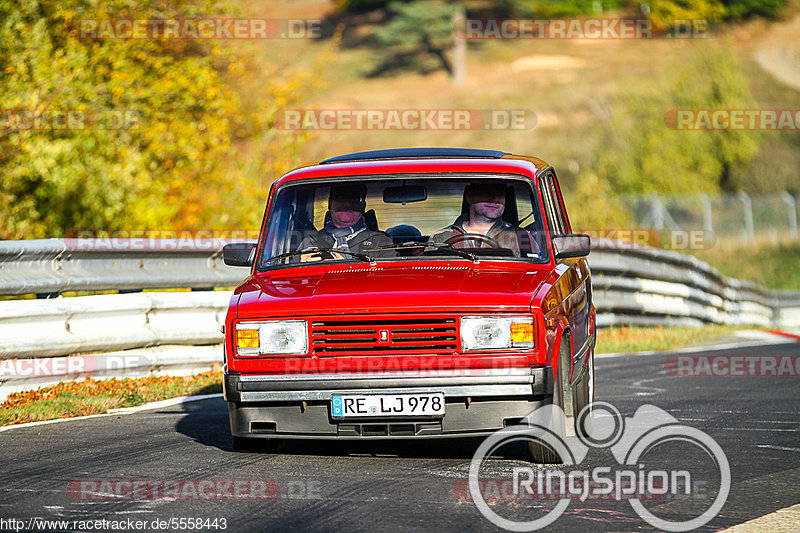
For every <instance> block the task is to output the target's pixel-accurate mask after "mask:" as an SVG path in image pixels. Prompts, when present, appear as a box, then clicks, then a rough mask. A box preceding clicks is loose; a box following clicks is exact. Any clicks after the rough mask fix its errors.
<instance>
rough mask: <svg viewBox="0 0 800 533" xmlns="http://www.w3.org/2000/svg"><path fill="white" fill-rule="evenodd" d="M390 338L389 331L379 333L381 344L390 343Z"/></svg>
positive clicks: (384, 330) (383, 330)
mask: <svg viewBox="0 0 800 533" xmlns="http://www.w3.org/2000/svg"><path fill="white" fill-rule="evenodd" d="M389 338H390V335H389V330H388V329H382V330H380V331H379V332H378V341H379V342H389Z"/></svg>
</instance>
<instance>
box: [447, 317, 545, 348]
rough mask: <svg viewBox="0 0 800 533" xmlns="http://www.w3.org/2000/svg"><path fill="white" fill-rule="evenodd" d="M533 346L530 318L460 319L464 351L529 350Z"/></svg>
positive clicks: (531, 321) (531, 319)
mask: <svg viewBox="0 0 800 533" xmlns="http://www.w3.org/2000/svg"><path fill="white" fill-rule="evenodd" d="M534 345H535V344H534V334H533V318H532V317H523V316H520V317H496V316H465V317H461V347H462V349H464V350H502V349H504V348H514V349H530V348H533V347H534Z"/></svg>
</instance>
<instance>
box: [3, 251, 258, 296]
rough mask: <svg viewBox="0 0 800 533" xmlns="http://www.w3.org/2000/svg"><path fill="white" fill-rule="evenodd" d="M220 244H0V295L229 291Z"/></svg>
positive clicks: (234, 273)
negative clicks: (84, 292) (116, 291)
mask: <svg viewBox="0 0 800 533" xmlns="http://www.w3.org/2000/svg"><path fill="white" fill-rule="evenodd" d="M226 242H227V241H225V240H222V239H191V240H189V239H187V240H180V239H144V238H142V239H41V240H28V241H0V294H54V293H62V292H66V291H102V290H139V289H171V288H179V287H183V288H212V287H234V286H236V285H238V284H239V282H240V281H241V280H242V278H244V276H245V275H246V272H245V271H244V270H243V269H242V268H235V267H229V266H227V265H225V264H224V263H223V262H222V254H221V250H222V245H223V244H225V243H226Z"/></svg>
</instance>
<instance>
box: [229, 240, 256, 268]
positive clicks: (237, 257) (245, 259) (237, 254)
mask: <svg viewBox="0 0 800 533" xmlns="http://www.w3.org/2000/svg"><path fill="white" fill-rule="evenodd" d="M255 258H256V243H254V242H232V243H230V244H226V245H225V246H223V247H222V261H223V262H224V263H225V264H226V265H228V266H243V267H246V266H253V262H254V261H255Z"/></svg>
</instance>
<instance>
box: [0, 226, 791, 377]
mask: <svg viewBox="0 0 800 533" xmlns="http://www.w3.org/2000/svg"><path fill="white" fill-rule="evenodd" d="M211 243H214V244H213V245H212V244H211ZM221 244H222V243H221V242H219V241H209V242H208V243H206V242H199V243H198V242H197V241H194V242H193V243H181V242H180V241H162V242H159V243H157V244H156V245H153V246H149V247H142V246H134V245H133V243H131V245H130V246H125V245H124V242H122V245H120V243H119V242H118V243H117V245H116V246H115V247H114V249H110V248H109V247H105V246H99V245H97V244H94V245H93V246H91V247H89V246H85V247H83V248H80V247H78V248H76V246H75V245H74V243H70V242H69V241H68V240H59V239H50V240H45V241H7V242H0V293H2V294H24V293H46V294H52V293H58V292H63V291H75V290H104V289H114V288H116V289H127V290H138V289H159V288H214V287H231V286H234V285H236V284H238V283H239V281H241V280H242V279H243V278H244V277H245V276H246V275H247V269H244V268H234V267H227V266H225V265H224V264H223V263H222V260H221V257H220V252H219V250H220V248H221ZM589 264H590V266H591V268H592V275H593V283H592V284H593V290H594V301H595V304H596V305H597V308H598V326H600V327H604V326H610V325H615V324H638V325H661V324H675V325H700V324H710V323H713V324H756V325H762V326H766V325H775V326H787V327H794V326H800V292H785V291H783V292H781V291H767V290H765V289H763V288H761V287H759V286H757V285H755V284H752V283H747V282H743V281H739V280H735V279H731V278H726V277H725V276H723V275H721V274H720V273H719V272H717V271H716V270H714V269H713V268H712V267H710V266H709V265H708V264H706V263H703V262H702V261H699V260H697V259H696V258H693V257H689V256H684V255H681V254H678V253H675V252H669V251H663V250H654V249H647V248H637V247H634V246H631V245H626V244H624V243H619V242H617V241H609V240H604V239H598V240H596V241H595V242H594V243H593V250H592V253H591V255H590V256H589ZM230 296H231V293H230V291H220V290H217V291H203V292H143V293H134V294H110V295H97V296H78V297H73V298H51V299H37V300H8V301H0V362H2V361H3V360H7V359H12V358H33V357H36V358H42V357H58V356H66V355H70V354H76V353H91V352H102V351H109V350H129V349H133V348H146V347H152V346H160V345H217V344H219V343H221V342H222V333H221V330H220V328H221V325H222V323H223V321H224V318H225V313H226V311H227V306H228V302H229V299H230ZM221 360H222V355H221V352H220V355H219V361H221ZM207 362H208V361H205V362H204V364H206V363H207ZM139 363H141V361H140V362H139ZM137 364H138V363H137ZM148 365H150V366H153V365H155V366H158V365H157V364H155V363H153V364H150V363H147V364H144V367H147V366H148ZM107 366H108V365H105V366H104V365H99V366H98V368H100V367H103V368H106V367H107ZM139 366H140V367H141V366H142V365H139ZM125 368H127V367H125ZM123 369H124V368H120V370H123ZM4 379H10V378H8V376H4V375H3V373H2V372H0V380H4Z"/></svg>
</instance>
